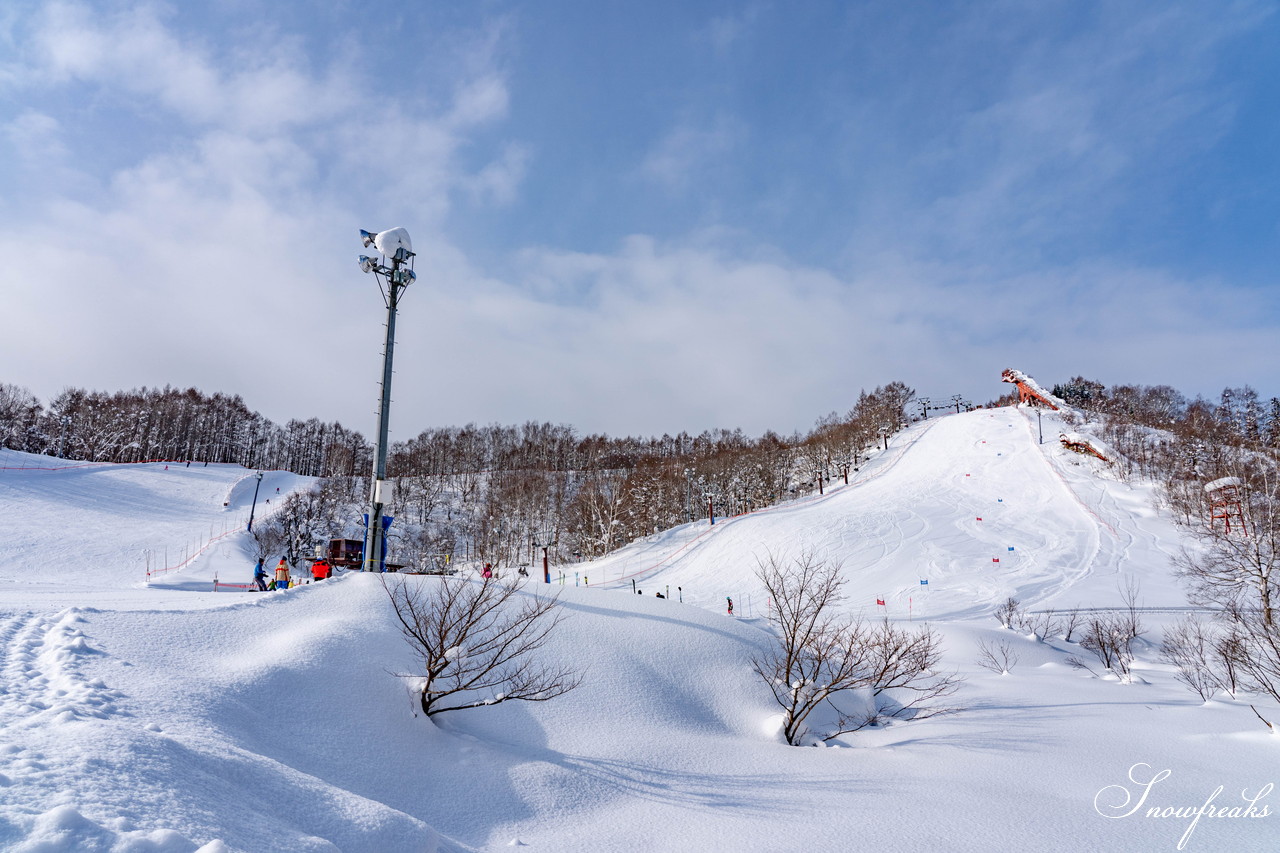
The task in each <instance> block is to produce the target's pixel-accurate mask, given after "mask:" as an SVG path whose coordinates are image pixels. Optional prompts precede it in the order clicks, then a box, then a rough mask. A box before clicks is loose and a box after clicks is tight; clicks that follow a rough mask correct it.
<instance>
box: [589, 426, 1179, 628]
mask: <svg viewBox="0 0 1280 853" xmlns="http://www.w3.org/2000/svg"><path fill="white" fill-rule="evenodd" d="M1046 421H1047V422H1048V427H1049V429H1054V428H1055V427H1056V426H1057V425H1058V424H1059V423H1060V421H1058V420H1057V418H1056V416H1051V417H1049V418H1046ZM1055 434H1056V433H1055ZM1036 439H1037V437H1036V435H1035V434H1033V433H1032V432H1030V431H1029V430H1028V429H1027V420H1026V418H1025V417H1024V415H1023V414H1022V413H1021V411H1020V410H1019V409H1017V408H1001V409H991V410H977V411H974V412H968V413H964V414H959V415H948V416H945V417H942V418H936V419H932V420H929V421H925V422H922V423H919V424H916V425H914V426H912V427H911V428H909V429H908V430H906V431H904V432H903V433H901V434H900V435H899V436H897V438H896V439H895V441H894V443H893V444H892V445H891V451H893V450H895V449H896V450H897V453H896V455H893V456H892V457H890V455H889V454H882V455H881V456H880V457H878V458H876V459H874V460H873V461H872V462H871V463H870V464H869V465H868V466H867V468H866V469H864V471H862V472H860V476H859V477H858V478H857V479H856V480H855V481H854V482H852V483H851V484H850V485H848V486H838V487H836V488H834V489H832V490H831V491H830V492H829V493H828V494H827V495H825V496H824V497H821V498H817V497H810V498H807V499H803V500H798V501H794V502H791V503H787V504H783V505H779V506H774V507H770V508H768V509H765V510H761V511H759V512H754V513H750V514H747V515H743V516H738V517H734V518H731V519H726V520H724V521H718V522H717V523H716V524H715V525H714V526H710V527H709V526H708V525H707V523H706V522H699V523H696V524H694V525H685V526H684V527H682V528H679V529H678V530H676V531H669V532H667V533H664V534H657V535H655V536H654V537H651V538H650V540H649V541H646V542H643V543H637V544H635V545H633V546H629V547H628V548H624V549H622V550H621V551H619V552H617V553H615V554H613V555H609V556H606V557H603V558H601V559H599V560H595V561H592V562H590V563H584V564H580V565H577V566H573V567H571V569H570V571H576V572H578V573H579V574H582V575H587V576H593V584H604V585H607V586H609V587H614V588H617V587H622V588H624V589H630V586H631V581H632V579H634V581H635V585H636V587H637V588H638V589H639V590H640V591H641V592H644V593H647V594H653V592H658V591H661V592H663V593H664V594H666V593H667V592H668V591H669V590H670V591H673V592H672V594H673V595H679V596H681V597H682V598H683V600H684V601H686V602H692V603H697V604H699V605H701V606H705V607H708V608H711V609H721V608H722V607H723V604H724V600H725V598H726V597H732V598H734V600H735V602H737V603H738V604H739V606H741V605H744V604H746V603H747V602H748V601H750V602H751V603H752V612H754V613H760V612H763V611H764V609H765V608H766V607H767V602H766V600H765V598H764V593H763V590H762V588H761V587H760V586H759V584H758V582H757V581H756V579H755V577H754V572H755V569H756V566H757V562H758V561H759V560H763V559H768V558H769V556H770V555H773V556H776V557H778V558H779V559H784V560H785V559H789V558H794V557H795V556H797V555H799V554H801V553H810V554H813V555H814V556H816V557H818V558H820V559H823V560H829V561H834V562H838V563H839V564H841V565H842V566H843V569H844V572H845V575H846V577H847V578H848V579H849V591H850V595H851V599H850V605H851V606H852V607H853V609H854V610H859V611H862V612H865V613H882V614H885V615H889V616H892V617H901V618H907V617H908V616H913V615H914V616H925V617H928V618H938V619H958V618H968V617H972V616H977V615H982V614H986V613H989V612H990V610H991V609H992V608H993V607H994V606H995V605H996V604H998V603H999V602H1000V601H1003V600H1004V599H1005V598H1006V597H1008V596H1013V597H1016V598H1018V599H1020V600H1021V601H1023V602H1024V604H1026V605H1028V606H1045V605H1047V604H1050V603H1054V604H1058V605H1061V606H1071V605H1072V604H1076V603H1080V602H1078V601H1074V600H1073V597H1074V596H1075V595H1076V594H1077V593H1082V592H1083V591H1084V590H1086V589H1087V590H1088V594H1089V596H1090V597H1096V595H1097V594H1099V593H1101V594H1103V595H1104V596H1106V597H1108V598H1109V599H1114V598H1115V596H1116V594H1117V593H1116V583H1117V580H1118V579H1119V578H1120V577H1121V576H1122V575H1123V574H1132V575H1133V576H1134V577H1135V579H1137V580H1138V581H1139V582H1140V583H1143V584H1144V587H1147V586H1149V587H1150V589H1148V590H1147V593H1148V597H1149V600H1150V601H1152V602H1157V603H1161V604H1177V603H1181V601H1182V593H1181V591H1180V590H1178V589H1177V588H1176V587H1175V586H1174V585H1173V584H1171V583H1170V582H1169V579H1168V574H1169V572H1168V563H1167V561H1166V560H1159V561H1155V562H1153V561H1151V560H1150V559H1149V557H1150V551H1149V550H1144V560H1143V561H1130V560H1128V559H1127V554H1128V549H1129V546H1130V545H1131V543H1132V542H1133V541H1134V540H1135V538H1137V535H1138V533H1137V532H1136V531H1138V529H1139V528H1140V526H1141V521H1142V519H1141V518H1140V517H1135V516H1134V515H1133V514H1131V513H1129V512H1126V511H1125V509H1124V508H1122V507H1121V506H1120V505H1119V503H1118V500H1117V498H1116V497H1115V496H1114V495H1115V493H1121V494H1123V493H1124V492H1126V491H1132V490H1130V489H1129V487H1127V486H1125V485H1124V484H1122V483H1118V482H1117V481H1115V479H1114V478H1112V477H1110V476H1109V475H1107V473H1106V471H1105V466H1102V465H1101V464H1099V465H1093V464H1090V463H1089V462H1084V461H1082V459H1081V458H1080V457H1079V456H1078V455H1077V454H1073V453H1070V452H1069V451H1066V450H1065V449H1063V448H1062V447H1061V446H1060V445H1058V444H1057V442H1053V443H1046V444H1043V445H1040V444H1038V443H1037V440H1036ZM1082 493H1083V494H1088V495H1089V496H1090V499H1091V501H1092V502H1090V501H1089V500H1086V499H1085V498H1082V497H1081V496H1080V495H1081V494H1082ZM1144 497H1145V496H1144ZM1162 532H1163V533H1165V534H1166V535H1169V534H1170V532H1171V528H1167V526H1166V527H1165V528H1164V529H1162ZM1143 536H1144V539H1146V540H1148V541H1149V540H1151V538H1152V537H1151V535H1150V534H1149V533H1146V534H1143ZM922 581H927V583H923V584H922V583H921V582H922ZM1147 581H1150V583H1146V582H1147ZM877 600H883V601H885V602H886V605H885V606H884V607H877V605H876V603H875V602H876V601H877ZM1107 603H1111V601H1110V600H1108V602H1107Z"/></svg>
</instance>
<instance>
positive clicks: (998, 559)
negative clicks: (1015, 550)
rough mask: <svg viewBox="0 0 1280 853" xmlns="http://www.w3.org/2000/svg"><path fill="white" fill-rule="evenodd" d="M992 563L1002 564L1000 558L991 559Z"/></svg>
mask: <svg viewBox="0 0 1280 853" xmlns="http://www.w3.org/2000/svg"><path fill="white" fill-rule="evenodd" d="M991 562H993V563H998V562H1000V558H999V557H992V558H991Z"/></svg>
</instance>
